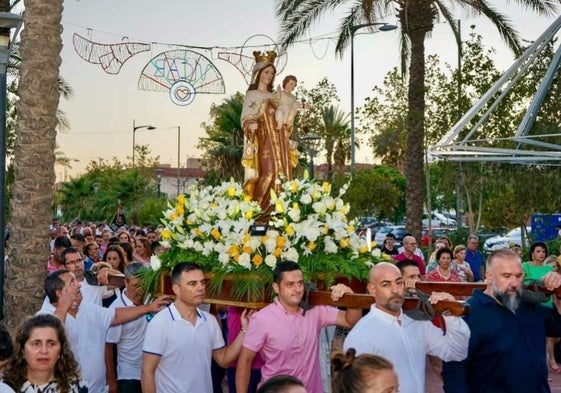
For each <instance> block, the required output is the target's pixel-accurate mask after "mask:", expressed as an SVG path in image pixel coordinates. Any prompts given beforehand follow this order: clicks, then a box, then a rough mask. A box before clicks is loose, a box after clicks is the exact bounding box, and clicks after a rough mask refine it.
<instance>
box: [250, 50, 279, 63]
mask: <svg viewBox="0 0 561 393" xmlns="http://www.w3.org/2000/svg"><path fill="white" fill-rule="evenodd" d="M253 57H255V62H256V63H273V62H274V61H275V59H276V58H277V53H276V52H275V51H274V50H269V51H267V52H265V53H262V52H261V51H258V50H256V51H255V52H253Z"/></svg>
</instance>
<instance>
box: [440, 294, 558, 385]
mask: <svg viewBox="0 0 561 393" xmlns="http://www.w3.org/2000/svg"><path fill="white" fill-rule="evenodd" d="M468 303H469V304H470V306H471V311H470V313H469V315H467V316H466V317H465V321H466V322H467V324H468V326H469V328H470V329H471V336H470V340H469V350H468V357H467V359H466V360H464V361H462V362H447V363H444V364H443V370H442V376H443V378H444V391H445V392H446V393H468V392H469V393H502V392H505V393H507V392H508V393H549V392H550V389H549V384H548V382H547V372H548V371H547V364H546V357H545V338H546V336H547V337H558V336H561V315H559V313H558V312H557V309H555V308H548V307H544V306H542V305H541V304H531V303H526V302H522V303H520V306H519V307H518V309H517V310H516V313H513V312H511V311H510V310H508V309H507V308H506V307H503V306H502V305H500V304H499V303H497V302H496V300H495V299H493V298H492V297H490V296H488V295H486V294H485V293H483V292H481V291H479V290H476V291H474V294H473V296H472V297H471V298H470V299H469V300H468Z"/></svg>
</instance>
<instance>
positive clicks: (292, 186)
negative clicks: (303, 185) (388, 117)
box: [290, 180, 298, 192]
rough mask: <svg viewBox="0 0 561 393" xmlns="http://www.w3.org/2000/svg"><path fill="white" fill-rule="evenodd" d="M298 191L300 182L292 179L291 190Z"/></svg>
mask: <svg viewBox="0 0 561 393" xmlns="http://www.w3.org/2000/svg"><path fill="white" fill-rule="evenodd" d="M296 191H298V182H297V181H296V180H292V181H291V182H290V192H296Z"/></svg>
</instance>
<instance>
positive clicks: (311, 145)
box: [300, 134, 321, 179]
mask: <svg viewBox="0 0 561 393" xmlns="http://www.w3.org/2000/svg"><path fill="white" fill-rule="evenodd" d="M320 139H321V138H320V137H319V136H317V135H316V134H308V135H304V136H303V137H302V138H300V140H301V141H302V142H304V146H305V147H306V152H307V153H308V156H310V179H313V178H314V157H315V156H316V154H317V150H316V149H315V147H316V146H315V145H316V143H317V141H319V140H320Z"/></svg>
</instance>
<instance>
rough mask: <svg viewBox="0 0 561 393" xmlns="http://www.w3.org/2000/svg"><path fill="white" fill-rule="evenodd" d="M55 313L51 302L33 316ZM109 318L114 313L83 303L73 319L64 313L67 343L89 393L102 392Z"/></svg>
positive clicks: (111, 317)
mask: <svg viewBox="0 0 561 393" xmlns="http://www.w3.org/2000/svg"><path fill="white" fill-rule="evenodd" d="M55 311H56V308H55V306H53V305H52V304H51V303H47V304H45V303H44V304H43V307H41V310H39V312H38V313H37V314H54V313H55ZM113 319H115V310H109V309H107V308H103V307H100V306H98V305H95V304H90V303H84V302H82V303H81V304H80V308H79V309H78V313H77V314H76V318H74V317H73V316H72V315H70V314H66V322H65V325H66V331H67V334H68V342H69V343H70V348H72V352H73V353H74V357H75V358H76V360H77V361H78V364H79V365H80V372H81V374H82V378H83V379H84V381H85V382H86V384H87V385H88V387H89V393H104V392H105V391H106V381H105V373H106V371H105V336H106V333H107V329H109V326H111V323H112V322H113Z"/></svg>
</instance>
